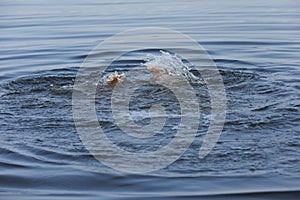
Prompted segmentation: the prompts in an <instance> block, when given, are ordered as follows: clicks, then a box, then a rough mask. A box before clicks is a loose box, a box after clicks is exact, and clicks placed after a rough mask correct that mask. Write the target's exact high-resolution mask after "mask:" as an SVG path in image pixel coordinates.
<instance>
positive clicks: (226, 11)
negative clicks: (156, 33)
mask: <svg viewBox="0 0 300 200" xmlns="http://www.w3.org/2000/svg"><path fill="white" fill-rule="evenodd" d="M0 11H1V12H0V13H1V14H0V16H1V17H0V27H1V35H0V44H1V49H0V52H1V53H0V88H1V90H0V96H1V104H0V118H1V120H0V124H1V126H0V135H1V140H0V143H1V146H0V152H1V154H0V167H1V172H0V198H1V199H83V198H87V199H99V198H106V199H119V198H123V199H134V198H141V197H145V198H149V199H150V198H153V197H159V198H161V199H176V198H177V199H185V198H191V199H193V198H194V199H199V198H200V197H203V198H204V199H239V198H242V199H296V197H297V196H299V193H300V188H299V185H300V184H299V176H300V168H299V164H300V160H299V153H300V148H299V147H300V131H299V130H300V127H299V122H300V118H299V106H300V101H299V99H300V98H299V94H300V91H299V90H300V87H299V77H300V64H299V63H300V62H299V61H300V59H299V53H300V52H299V49H300V34H299V33H300V27H299V18H300V15H299V14H298V13H300V12H299V11H300V4H299V2H297V1H263V2H262V1H251V2H247V3H245V2H240V1H234V0H230V1H226V3H225V2H220V1H214V0H213V1H206V2H197V1H192V0H191V1H185V2H181V1H174V0H173V1H164V2H161V1H151V2H148V1H146V2H143V1H142V2H140V1H120V2H117V1H116V2H111V1H101V2H93V1H85V2H80V1H73V2H70V1H59V2H58V3H54V2H50V1H49V2H47V1H45V2H40V1H26V2H23V1H2V2H1V3H0ZM144 26H156V27H166V28H171V29H175V30H177V31H180V32H182V33H184V34H187V35H189V36H190V37H192V38H193V39H195V40H196V41H197V42H199V43H200V44H201V45H203V47H204V48H205V49H206V50H207V51H208V53H209V54H210V55H211V57H212V58H213V60H214V62H215V63H216V65H217V67H218V69H219V70H220V73H221V75H222V78H223V80H224V84H225V89H226V97H227V115H226V122H225V126H224V129H223V132H222V134H221V137H220V138H219V140H218V142H217V144H216V146H215V147H214V149H213V151H212V152H211V153H210V154H209V155H208V156H207V157H205V158H204V159H199V158H198V152H199V149H200V146H201V141H202V140H203V137H204V135H205V132H206V131H207V127H208V123H207V122H208V119H209V115H210V109H209V106H210V104H209V96H208V93H207V92H206V91H207V90H206V88H205V85H203V84H200V83H194V86H193V87H194V88H198V89H199V90H198V91H202V92H199V94H197V95H198V97H199V99H200V100H199V101H200V103H201V104H200V110H201V114H200V119H201V124H200V128H199V133H198V135H197V137H196V139H195V140H194V142H193V143H192V145H191V146H190V148H189V149H188V150H187V151H186V152H185V153H184V154H183V155H182V156H181V157H180V159H178V160H177V161H176V162H174V163H172V164H171V165H169V166H167V167H166V168H163V169H161V170H159V171H156V172H153V173H150V174H143V175H132V174H126V173H121V172H117V171H115V170H113V169H110V168H108V167H106V166H105V165H103V164H102V163H101V162H99V161H97V160H96V159H95V158H94V157H93V156H92V155H91V153H90V152H89V151H87V149H86V148H85V146H84V145H83V144H82V142H81V140H80V138H79V135H78V134H77V132H76V129H75V125H74V121H73V115H72V89H73V84H74V81H75V76H76V73H77V71H78V68H79V66H80V64H81V63H82V62H83V61H84V59H85V58H86V56H87V55H88V54H89V52H90V50H92V49H93V48H94V47H95V46H96V45H97V44H98V43H99V42H101V41H103V40H105V39H106V38H107V37H109V36H112V35H114V34H116V33H119V32H121V31H124V30H126V29H128V28H137V27H144ZM124 45H125V46H126V44H124ZM125 46H124V47H125ZM157 52H159V50H155V49H154V50H153V49H152V50H149V51H145V52H140V53H133V54H128V55H127V57H126V59H122V60H119V61H116V63H115V67H116V68H113V69H111V73H113V72H114V70H118V71H122V70H123V71H124V72H125V73H126V70H129V69H131V67H133V66H137V65H140V64H141V63H142V62H145V61H146V60H143V59H141V58H146V57H147V54H151V53H152V54H156V53H157ZM107 54H108V55H109V54H110V52H107ZM118 67H119V68H118ZM199 78H200V77H199ZM99 91H100V92H99V96H98V97H99V98H100V97H101V95H103V94H104V95H107V96H109V95H108V94H110V93H111V88H107V87H101V86H99ZM101 92H102V93H101ZM147 92H150V93H152V94H153V96H152V97H153V98H152V99H151V98H146V97H145V95H143V94H147ZM99 98H98V99H97V97H96V105H97V116H98V120H99V121H100V122H101V124H102V125H103V127H104V129H105V131H106V133H107V135H108V136H109V137H110V138H111V139H112V140H113V141H114V142H116V143H118V144H119V145H121V146H122V147H123V148H124V149H126V150H131V151H133V150H135V151H139V152H147V151H152V150H155V149H157V148H160V147H161V146H163V145H165V144H166V143H168V141H170V140H171V139H172V134H171V135H167V136H165V134H164V133H172V131H171V130H172V128H174V127H175V125H176V124H177V123H178V119H177V118H176V117H175V118H173V119H171V120H169V122H170V127H167V128H166V129H165V130H164V131H163V132H162V133H161V134H160V135H158V137H157V139H158V140H152V141H150V142H148V143H145V142H144V143H143V142H142V140H141V139H139V140H138V139H137V140H134V141H133V140H132V141H131V142H132V143H130V141H129V139H131V138H129V137H128V136H126V135H125V134H122V135H121V134H120V131H119V130H118V129H117V128H116V127H115V126H114V124H113V119H112V116H111V113H110V112H106V110H105V109H103V108H108V107H109V101H101V100H100V99H99ZM172 99H173V100H174V96H172V93H171V92H170V91H168V90H165V88H158V86H156V85H150V86H149V87H148V88H140V89H139V92H137V93H136V95H135V96H134V98H133V99H132V103H131V105H132V106H135V107H133V109H132V112H133V113H135V114H134V116H135V119H134V120H135V121H136V123H138V124H141V125H147V124H148V123H149V119H148V118H147V112H146V111H147V110H148V109H149V107H150V105H151V103H152V102H153V101H154V100H155V101H161V102H162V103H164V102H167V103H168V102H169V104H167V105H166V106H167V107H168V106H169V107H168V109H169V110H167V111H168V112H169V114H173V115H176V114H178V106H179V105H178V104H177V103H176V99H175V100H174V101H173V100H172ZM170 102H172V103H170ZM174 102H175V103H174ZM138 109H139V110H142V111H143V110H144V111H145V115H143V114H142V115H138V113H140V112H137V111H136V110H138ZM145 116H146V117H145Z"/></svg>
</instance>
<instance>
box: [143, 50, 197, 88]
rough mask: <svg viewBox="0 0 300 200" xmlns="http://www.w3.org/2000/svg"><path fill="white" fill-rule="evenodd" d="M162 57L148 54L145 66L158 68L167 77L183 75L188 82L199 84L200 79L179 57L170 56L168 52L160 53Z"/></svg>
mask: <svg viewBox="0 0 300 200" xmlns="http://www.w3.org/2000/svg"><path fill="white" fill-rule="evenodd" d="M160 53H161V54H160V55H153V54H148V55H147V59H146V63H144V64H143V65H144V66H146V67H147V68H148V69H149V67H158V68H160V69H161V70H163V71H164V72H165V73H166V74H167V75H169V76H172V75H177V76H181V75H183V76H184V77H185V78H186V79H187V80H189V81H192V82H197V83H199V81H200V80H199V78H198V77H196V76H195V75H194V74H193V73H191V72H190V70H191V68H190V67H189V66H188V65H187V64H185V63H184V62H183V60H182V58H180V57H179V56H178V55H176V54H170V53H169V52H166V51H162V50H161V51H160Z"/></svg>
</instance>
